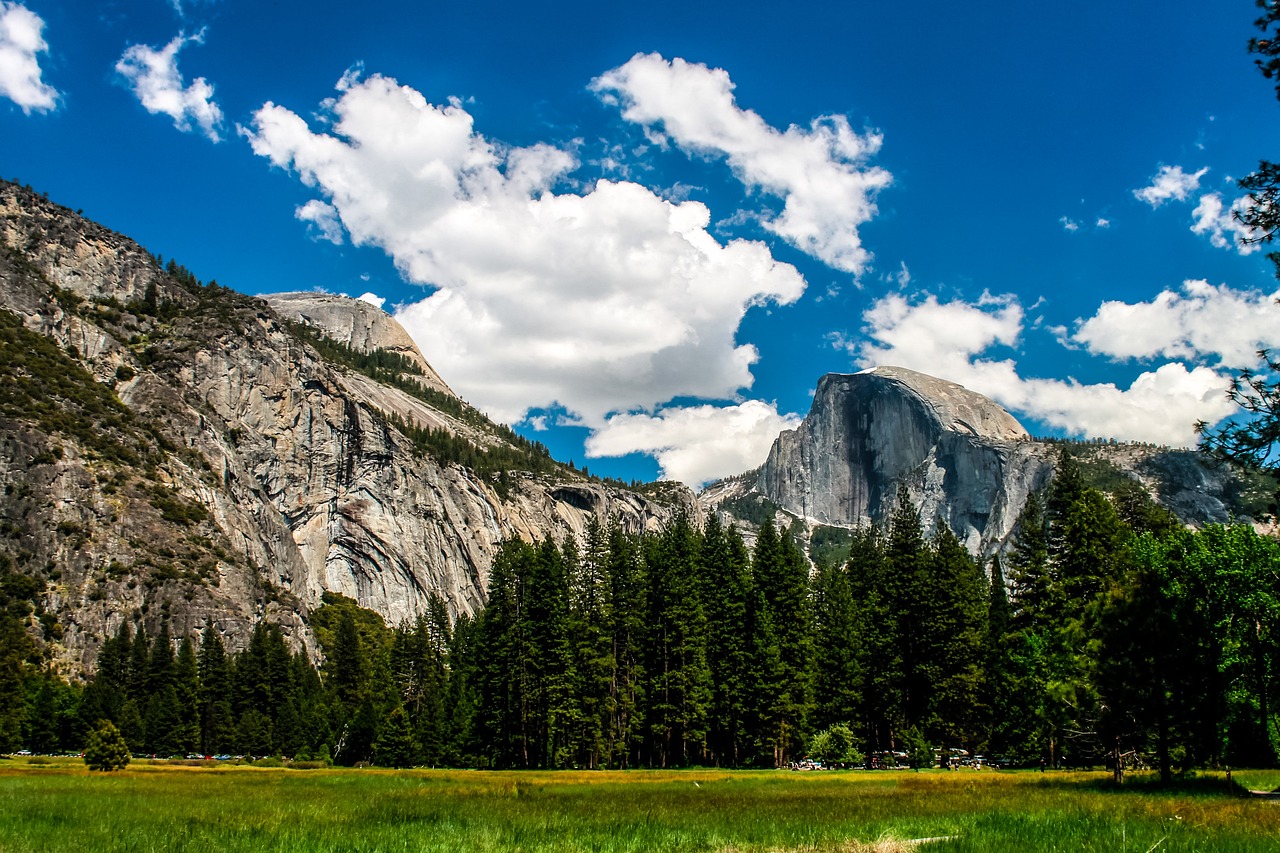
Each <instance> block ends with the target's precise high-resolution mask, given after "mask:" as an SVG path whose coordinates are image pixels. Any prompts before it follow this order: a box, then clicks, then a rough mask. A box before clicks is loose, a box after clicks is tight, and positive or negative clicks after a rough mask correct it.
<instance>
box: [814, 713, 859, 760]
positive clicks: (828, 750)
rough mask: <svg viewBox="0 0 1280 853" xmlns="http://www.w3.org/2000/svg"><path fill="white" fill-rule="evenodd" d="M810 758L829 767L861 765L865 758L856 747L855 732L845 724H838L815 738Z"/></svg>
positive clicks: (824, 730)
mask: <svg viewBox="0 0 1280 853" xmlns="http://www.w3.org/2000/svg"><path fill="white" fill-rule="evenodd" d="M809 757H810V758H815V759H817V760H818V761H821V762H822V763H823V764H825V765H827V766H834V765H843V766H849V765H854V764H861V763H862V762H863V761H864V760H865V758H864V756H863V755H862V753H860V752H858V750H857V749H856V748H855V747H854V738H853V731H852V730H850V728H849V726H848V725H846V724H845V723H836V724H835V725H833V726H830V727H829V728H826V729H823V730H822V731H820V732H818V733H817V734H816V735H814V736H813V740H812V741H811V742H810V744H809Z"/></svg>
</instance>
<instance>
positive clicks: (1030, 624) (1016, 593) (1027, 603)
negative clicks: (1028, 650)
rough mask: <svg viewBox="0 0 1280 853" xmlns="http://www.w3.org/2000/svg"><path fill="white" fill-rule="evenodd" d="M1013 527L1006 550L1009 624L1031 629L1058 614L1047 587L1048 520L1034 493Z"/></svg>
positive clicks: (1048, 578) (1049, 581) (1049, 578)
mask: <svg viewBox="0 0 1280 853" xmlns="http://www.w3.org/2000/svg"><path fill="white" fill-rule="evenodd" d="M1013 530H1014V532H1013V545H1012V548H1011V549H1010V551H1009V580H1010V585H1011V588H1012V602H1011V603H1012V605H1013V627H1014V628H1015V629H1027V628H1030V629H1032V630H1035V629H1036V628H1038V627H1039V626H1041V625H1043V624H1046V623H1049V622H1052V621H1054V620H1056V619H1057V618H1059V617H1060V615H1061V614H1060V612H1059V609H1058V608H1057V607H1056V606H1055V603H1054V602H1053V600H1052V592H1051V589H1050V587H1051V584H1052V579H1051V577H1050V574H1049V526H1048V521H1047V519H1046V518H1045V515H1044V504H1043V503H1042V502H1041V500H1040V496H1039V495H1038V494H1037V493H1036V492H1032V493H1031V494H1029V495H1027V502H1026V503H1025V504H1023V505H1022V510H1021V512H1019V513H1018V520H1017V522H1015V524H1014V529H1013Z"/></svg>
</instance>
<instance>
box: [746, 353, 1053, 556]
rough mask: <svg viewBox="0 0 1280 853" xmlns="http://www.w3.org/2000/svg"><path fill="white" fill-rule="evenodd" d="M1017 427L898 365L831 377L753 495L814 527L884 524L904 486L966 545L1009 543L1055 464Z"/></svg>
mask: <svg viewBox="0 0 1280 853" xmlns="http://www.w3.org/2000/svg"><path fill="white" fill-rule="evenodd" d="M1028 439H1029V436H1028V435H1027V432H1026V430H1024V429H1023V428H1022V425H1021V424H1019V423H1018V421H1017V420H1016V419H1014V417H1013V416H1012V415H1010V414H1009V413H1008V412H1006V411H1005V410H1004V409H1002V408H1000V407H999V406H998V405H996V404H995V403H993V402H992V401H991V400H988V399H987V398H985V397H983V396H981V395H979V394H975V393H974V392H972V391H969V390H968V389H966V388H963V387H961V386H960V385H956V384H955V383H952V382H946V381H944V380H941V379H935V378H934V377H931V376H926V375H924V374H922V373H917V372H915V371H912V370H906V369H904V368H900V367H878V368H875V369H874V370H869V371H864V372H862V373H855V374H829V375H827V376H824V377H822V379H821V380H820V381H819V383H818V389H817V393H816V394H815V397H814V402H813V407H812V408H811V409H810V411H809V414H808V416H807V417H806V418H805V419H804V421H803V423H801V425H800V426H799V427H797V428H796V429H794V430H789V431H787V432H784V433H782V434H781V435H779V436H778V438H777V440H776V441H775V442H774V444H773V448H772V450H771V451H770V452H769V458H768V460H767V461H766V462H765V463H764V466H763V467H762V468H761V469H760V472H759V476H758V479H757V482H756V483H755V486H756V488H758V490H759V492H760V493H761V494H763V495H764V496H766V497H767V498H769V499H770V500H771V501H773V502H774V503H776V504H778V505H779V506H781V507H782V508H783V509H785V510H787V511H788V512H790V513H793V514H795V515H797V516H799V517H800V518H804V519H807V520H810V521H812V522H814V523H818V524H826V525H832V526H837V527H851V526H855V525H857V524H859V523H861V522H865V521H869V520H873V519H874V520H879V519H882V518H884V517H886V516H887V514H888V511H889V510H890V509H891V507H892V504H893V502H894V501H895V499H896V492H897V486H898V483H899V482H905V483H906V485H907V487H908V490H909V491H910V493H911V496H912V499H913V500H914V501H916V503H917V504H919V505H920V506H921V514H922V516H923V517H924V518H926V519H935V518H943V519H945V520H946V521H947V523H948V524H949V525H950V526H951V528H952V530H953V531H954V532H955V533H956V535H957V536H958V537H960V539H961V541H963V542H965V543H966V545H968V546H969V547H970V548H971V549H974V550H977V549H979V548H981V547H982V546H983V545H984V544H985V543H987V542H989V541H990V540H991V539H993V538H1002V537H1003V536H1005V535H1006V534H1007V533H1008V532H1009V530H1010V529H1011V527H1012V524H1013V521H1014V519H1016V517H1017V513H1018V511H1019V509H1020V508H1021V506H1022V502H1023V501H1024V500H1025V499H1026V495H1027V492H1028V490H1029V489H1034V488H1038V487H1039V486H1041V485H1042V484H1043V483H1044V481H1045V479H1046V478H1047V476H1048V474H1049V471H1050V468H1049V466H1048V465H1047V463H1046V461H1045V459H1044V454H1043V453H1040V452H1036V449H1035V448H1033V446H1032V444H1031V443H1030V442H1029V441H1028Z"/></svg>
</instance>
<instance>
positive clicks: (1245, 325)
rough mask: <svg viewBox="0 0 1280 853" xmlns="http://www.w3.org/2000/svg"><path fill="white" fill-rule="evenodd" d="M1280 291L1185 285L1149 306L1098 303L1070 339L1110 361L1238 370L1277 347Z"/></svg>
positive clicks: (1200, 283) (1199, 282) (1201, 283)
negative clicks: (1182, 362) (1204, 362)
mask: <svg viewBox="0 0 1280 853" xmlns="http://www.w3.org/2000/svg"><path fill="white" fill-rule="evenodd" d="M1277 299H1280V291H1276V292H1275V293H1262V292H1261V291H1257V290H1243V291H1242V290H1234V289H1232V288H1230V287H1228V286H1227V285H1225V284H1223V285H1218V286H1214V285H1212V284H1209V283H1208V282H1207V281H1203V280H1196V281H1185V282H1183V283H1182V288H1181V291H1180V292H1174V291H1171V290H1165V291H1162V292H1161V293H1160V294H1158V295H1157V296H1156V297H1155V298H1154V299H1152V300H1151V301H1150V302H1138V303H1132V304H1131V303H1126V302H1104V303H1103V304H1102V305H1101V306H1100V307H1099V308H1098V311H1097V313H1096V314H1094V316H1092V317H1090V318H1089V319H1087V320H1085V321H1083V322H1082V323H1080V325H1079V327H1078V328H1077V329H1076V331H1075V333H1074V334H1073V335H1072V336H1071V339H1072V340H1073V341H1074V342H1076V343H1079V344H1083V345H1084V346H1085V347H1086V348H1087V349H1088V350H1089V352H1091V353H1095V354H1098V355H1105V356H1107V357H1109V358H1114V359H1151V358H1169V359H1206V358H1212V359H1214V360H1215V361H1216V362H1217V363H1218V364H1220V365H1221V366H1223V367H1228V368H1231V369H1233V370H1239V369H1241V368H1245V367H1252V366H1253V365H1254V364H1256V363H1257V360H1258V358H1257V352H1258V350H1260V349H1273V348H1276V347H1280V305H1277V304H1276V300H1277Z"/></svg>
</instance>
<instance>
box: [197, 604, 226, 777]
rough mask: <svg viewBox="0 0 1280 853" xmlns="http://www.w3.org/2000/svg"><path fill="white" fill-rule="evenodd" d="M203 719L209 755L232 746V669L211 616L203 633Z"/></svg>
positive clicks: (203, 746) (202, 738)
mask: <svg viewBox="0 0 1280 853" xmlns="http://www.w3.org/2000/svg"><path fill="white" fill-rule="evenodd" d="M197 670H198V672H199V685H200V687H199V696H198V704H199V720H200V748H201V750H202V751H203V752H204V754H205V755H216V754H218V753H221V752H224V751H225V750H227V749H229V748H230V735H231V728H232V720H233V717H232V710H231V699H230V695H231V673H230V667H229V665H228V663H227V657H226V651H225V649H224V647H223V645H222V638H221V637H219V636H218V632H217V631H216V630H214V627H213V621H212V620H210V621H209V622H208V623H207V624H206V625H205V629H204V633H203V634H202V635H201V637H200V655H199V659H198V661H197Z"/></svg>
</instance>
